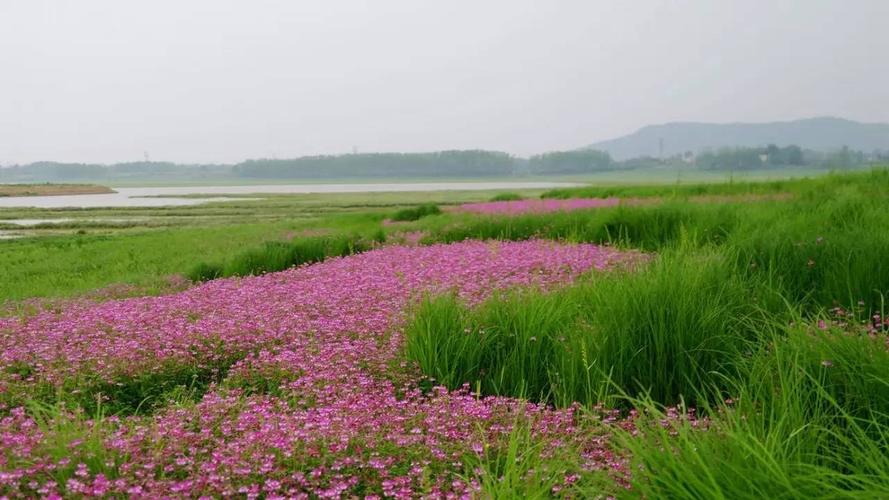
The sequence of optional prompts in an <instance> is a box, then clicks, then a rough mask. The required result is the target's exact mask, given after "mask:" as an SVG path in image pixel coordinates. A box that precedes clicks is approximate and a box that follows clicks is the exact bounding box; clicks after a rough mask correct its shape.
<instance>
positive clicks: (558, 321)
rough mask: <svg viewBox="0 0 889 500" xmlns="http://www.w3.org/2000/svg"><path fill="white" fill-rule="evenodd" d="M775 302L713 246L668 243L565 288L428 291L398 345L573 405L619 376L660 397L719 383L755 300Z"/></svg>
mask: <svg viewBox="0 0 889 500" xmlns="http://www.w3.org/2000/svg"><path fill="white" fill-rule="evenodd" d="M764 308H765V309H770V310H773V311H776V312H777V311H780V310H781V309H782V308H783V303H782V302H781V301H780V299H779V298H778V297H776V296H774V295H773V294H771V293H770V292H769V291H768V290H767V289H766V288H764V287H763V286H762V284H761V283H760V282H759V281H758V280H756V279H748V278H743V277H741V276H738V275H737V274H735V273H734V272H733V268H732V266H731V264H730V263H729V262H727V260H726V259H722V258H720V255H719V254H718V253H716V252H712V251H711V252H699V253H687V252H671V253H670V254H667V255H664V256H662V257H660V258H658V259H656V260H655V261H654V262H653V263H651V264H649V265H647V266H645V267H644V268H642V269H639V270H637V271H635V272H616V273H613V274H609V275H605V276H595V277H592V278H591V279H589V280H588V281H586V282H583V283H580V284H578V285H575V286H573V287H569V288H567V289H564V290H559V291H554V292H551V293H543V292H540V291H534V290H529V291H522V292H517V293H513V294H504V295H499V296H495V297H492V298H491V299H489V300H488V301H486V302H485V303H483V304H481V305H480V306H478V307H475V308H470V307H467V306H465V305H463V304H460V303H459V302H458V301H457V300H456V299H455V298H453V297H450V296H443V297H436V298H430V299H427V300H426V301H424V302H423V303H422V304H421V305H420V306H419V307H418V309H417V310H416V312H415V314H414V316H413V319H412V321H411V322H410V323H409V324H408V327H407V329H406V353H407V356H408V357H410V358H411V359H413V360H415V361H416V362H417V363H418V364H419V365H420V368H421V369H422V370H423V371H424V373H426V374H427V375H429V376H431V377H434V378H435V379H436V380H438V381H439V382H441V383H443V384H445V385H447V386H449V387H453V388H456V387H459V386H461V385H463V384H464V383H469V384H471V385H472V386H473V387H476V386H478V387H479V388H480V389H481V390H482V392H484V393H487V394H498V395H511V396H524V397H530V398H532V399H537V400H543V401H551V402H555V403H556V404H558V405H564V406H566V405H569V404H571V403H572V402H574V401H580V402H583V403H587V404H594V403H596V402H598V401H601V400H602V399H603V398H606V397H607V396H608V394H609V387H610V386H612V385H616V386H617V387H619V388H620V389H621V390H622V391H624V392H626V393H629V394H641V393H646V394H649V395H651V397H652V398H653V399H655V400H656V401H659V402H663V403H674V402H677V401H679V400H680V399H681V398H683V397H684V398H685V399H694V398H695V397H696V396H697V394H698V392H699V387H701V385H702V384H705V385H709V384H717V385H718V384H720V383H721V382H722V380H723V378H722V376H721V375H716V374H717V373H724V372H725V370H728V369H730V367H731V364H732V363H733V362H734V360H735V359H736V357H737V356H738V354H739V353H740V352H744V351H746V350H748V349H749V344H750V343H751V342H753V341H754V340H755V337H756V333H755V332H756V328H757V326H758V324H759V322H761V321H764V320H765V317H766V316H764V313H763V312H762V311H763V309H764Z"/></svg>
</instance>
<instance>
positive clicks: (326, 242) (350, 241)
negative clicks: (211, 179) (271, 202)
mask: <svg viewBox="0 0 889 500" xmlns="http://www.w3.org/2000/svg"><path fill="white" fill-rule="evenodd" d="M384 240H385V233H383V232H382V231H377V232H376V233H374V234H373V235H372V237H371V238H370V239H368V238H366V237H364V236H360V235H355V236H344V235H339V236H317V237H310V238H300V239H296V240H294V241H292V242H284V241H269V242H265V243H263V244H262V246H259V247H256V248H250V249H247V250H245V251H243V252H241V253H239V254H237V255H235V256H234V257H232V258H231V259H230V260H229V261H228V262H226V263H225V264H224V265H219V264H210V263H205V262H202V263H199V264H198V265H196V266H195V267H193V268H192V270H191V271H190V272H189V273H188V277H189V278H190V279H191V280H192V281H206V280H208V279H215V278H220V277H230V276H251V275H259V274H264V273H269V272H275V271H283V270H285V269H289V268H291V267H295V266H300V265H303V264H310V263H313V262H321V261H323V260H324V259H327V258H328V257H343V256H346V255H352V254H355V253H359V252H364V251H367V250H369V249H371V248H372V247H373V245H374V244H376V243H379V242H381V241H384Z"/></svg>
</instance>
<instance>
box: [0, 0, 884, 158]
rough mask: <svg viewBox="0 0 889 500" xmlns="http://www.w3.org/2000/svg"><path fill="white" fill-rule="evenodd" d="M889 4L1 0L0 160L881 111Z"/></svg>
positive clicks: (375, 146)
mask: <svg viewBox="0 0 889 500" xmlns="http://www.w3.org/2000/svg"><path fill="white" fill-rule="evenodd" d="M887 22H889V0H873V1H866V0H836V1H821V0H797V1H774V0H768V1H766V0H763V1H759V0H757V1H753V0H737V1H717V0H700V1H639V0H632V1H631V0H614V1H594V0H587V1H555V0H538V1H525V0H508V1H483V0H473V1H455V0H440V1H438V2H431V1H421V0H397V1H396V0H392V1H389V0H376V1H366V2H360V1H339V0H318V1H309V0H301V1H296V0H293V1H257V0H250V1H248V0H243V1H227V0H150V1H149V0H144V1H140V2H136V1H123V0H107V1H100V0H72V1H62V0H58V1H40V0H0V163H5V164H8V163H12V162H30V161H35V160H59V161H80V162H114V161H132V160H140V159H142V155H143V152H144V151H148V152H149V154H150V155H151V159H152V160H170V161H179V162H236V161H240V160H243V159H245V158H257V157H277V158H283V157H292V156H300V155H308V154H322V153H344V152H348V151H351V149H352V147H353V146H355V147H357V148H358V150H359V151H367V152H369V151H430V150H441V149H469V148H484V149H497V150H503V151H508V152H511V153H515V154H520V155H527V154H533V153H538V152H543V151H547V150H555V149H568V148H575V147H579V146H582V145H585V144H589V143H591V142H594V141H597V140H602V139H608V138H611V137H614V136H617V135H622V134H625V133H628V132H632V131H634V130H635V129H637V128H639V127H641V126H644V125H647V124H651V123H662V122H667V121H719V122H725V121H770V120H785V119H793V118H800V117H810V116H817V115H838V116H843V117H847V118H851V119H857V120H862V121H889V64H887V57H889V36H887V34H886V29H887Z"/></svg>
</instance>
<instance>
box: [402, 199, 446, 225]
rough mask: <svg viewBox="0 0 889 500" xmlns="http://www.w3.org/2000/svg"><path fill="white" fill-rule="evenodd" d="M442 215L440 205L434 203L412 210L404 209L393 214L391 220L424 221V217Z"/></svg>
mask: <svg viewBox="0 0 889 500" xmlns="http://www.w3.org/2000/svg"><path fill="white" fill-rule="evenodd" d="M440 213H441V208H439V207H438V205H436V204H434V203H424V204H423V205H419V206H416V207H412V208H402V209H401V210H398V211H397V212H395V213H394V214H392V217H391V219H392V220H393V221H396V222H405V221H415V220H419V219H422V218H423V217H428V216H430V215H438V214H440Z"/></svg>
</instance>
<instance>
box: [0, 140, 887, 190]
mask: <svg viewBox="0 0 889 500" xmlns="http://www.w3.org/2000/svg"><path fill="white" fill-rule="evenodd" d="M886 161H889V151H874V152H872V153H870V154H865V153H863V152H861V151H853V150H850V149H849V148H846V147H844V148H841V149H839V150H837V151H833V152H827V153H824V152H815V151H809V150H804V149H801V148H800V147H799V146H796V145H788V146H777V145H774V144H770V145H768V146H764V147H759V148H743V147H742V148H722V149H719V150H715V151H714V150H707V151H703V152H701V153H699V154H697V155H695V154H694V153H693V152H691V151H687V152H685V153H682V154H678V155H674V156H671V157H668V158H653V157H641V158H631V159H628V160H623V161H615V160H614V159H612V157H611V155H609V154H608V153H607V152H605V151H597V150H593V149H579V150H573V151H552V152H548V153H543V154H538V155H534V156H531V157H529V158H520V157H516V156H512V155H510V154H508V153H504V152H501V151H487V150H454V151H437V152H431V153H362V154H345V155H322V156H304V157H299V158H291V159H257V160H247V161H244V162H241V163H237V164H234V165H226V164H189V165H182V164H176V163H171V162H128V163H116V164H112V165H99V164H85V163H58V162H37V163H30V164H27V165H12V166H6V167H2V168H0V182H56V181H58V182H97V181H98V182H101V181H108V182H110V181H114V180H126V179H134V180H213V179H219V180H222V179H226V180H238V179H321V180H323V179H331V180H333V179H348V178H352V179H360V178H392V179H396V178H447V177H455V178H472V177H504V176H514V175H540V176H543V175H562V174H578V175H579V174H589V173H594V172H602V171H608V170H636V169H648V168H659V167H665V166H668V167H672V168H687V169H703V170H755V169H761V168H783V167H788V166H803V165H808V166H816V167H825V168H848V167H855V166H859V165H864V164H867V163H874V162H886Z"/></svg>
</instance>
